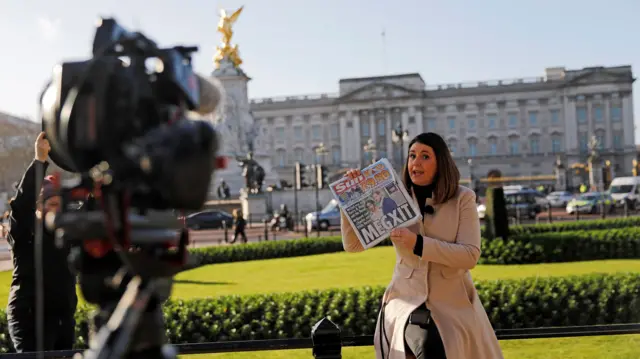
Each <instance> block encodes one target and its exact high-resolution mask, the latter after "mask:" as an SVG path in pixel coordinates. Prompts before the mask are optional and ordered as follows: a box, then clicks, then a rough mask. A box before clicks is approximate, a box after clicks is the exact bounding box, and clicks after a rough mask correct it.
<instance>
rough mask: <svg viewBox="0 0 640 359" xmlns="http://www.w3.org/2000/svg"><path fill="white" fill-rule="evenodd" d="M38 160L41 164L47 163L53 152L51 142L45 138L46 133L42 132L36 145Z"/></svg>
mask: <svg viewBox="0 0 640 359" xmlns="http://www.w3.org/2000/svg"><path fill="white" fill-rule="evenodd" d="M35 150H36V160H38V161H40V162H46V161H47V159H48V158H49V151H51V145H49V140H47V139H46V138H45V134H44V132H40V134H39V135H38V138H37V139H36V143H35Z"/></svg>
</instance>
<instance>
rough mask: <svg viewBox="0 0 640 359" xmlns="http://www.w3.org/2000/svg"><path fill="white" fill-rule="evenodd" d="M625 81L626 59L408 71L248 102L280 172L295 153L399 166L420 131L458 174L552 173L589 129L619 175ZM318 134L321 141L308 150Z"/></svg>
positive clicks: (328, 161) (631, 145)
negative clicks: (468, 74) (491, 77)
mask: <svg viewBox="0 0 640 359" xmlns="http://www.w3.org/2000/svg"><path fill="white" fill-rule="evenodd" d="M633 82H634V78H633V74H632V69H631V66H617V67H589V68H584V69H580V70H567V69H565V68H561V67H559V68H558V67H556V68H548V69H546V71H545V76H543V77H537V78H523V79H515V80H497V81H483V82H476V83H458V84H443V85H427V84H426V83H425V81H424V80H423V79H422V77H421V76H420V74H417V73H412V74H401V75H391V76H380V77H367V78H349V79H341V80H340V81H339V83H338V90H339V91H338V93H335V94H321V95H314V96H290V97H283V98H263V99H252V100H250V106H251V111H252V112H253V115H254V117H255V118H256V120H257V121H258V123H259V124H260V131H263V135H265V137H266V142H267V144H266V146H267V147H268V148H267V149H266V150H268V151H269V153H272V154H273V157H272V164H273V167H274V169H275V170H276V171H278V174H279V176H280V178H282V179H284V180H287V181H293V166H294V164H295V162H296V161H300V162H303V163H305V164H313V163H315V162H316V161H318V162H322V163H324V164H325V165H327V166H328V167H329V168H330V169H333V170H338V169H342V168H347V167H359V166H362V165H363V164H364V163H367V162H369V161H370V160H371V158H372V156H376V157H377V158H380V157H386V158H388V159H389V160H391V161H392V162H393V163H394V165H397V166H398V168H400V163H401V161H403V160H404V154H405V153H406V151H407V142H408V140H410V138H412V137H413V136H415V135H417V134H418V133H421V132H425V131H432V132H437V133H439V134H441V135H442V136H443V137H444V138H445V139H446V140H447V142H448V144H449V146H450V148H451V151H452V152H453V155H454V158H455V159H456V162H457V163H458V166H459V168H460V170H461V174H462V176H463V177H466V178H468V177H469V176H470V175H471V174H473V175H474V176H476V177H478V178H481V177H485V176H486V174H487V173H488V172H489V171H490V170H494V169H497V170H500V171H501V172H502V174H503V176H540V175H552V174H553V173H554V167H555V164H556V160H557V158H560V159H561V161H562V162H563V164H564V165H565V166H568V167H571V166H572V165H575V166H574V168H580V165H581V164H584V163H585V162H586V159H587V156H588V153H589V143H590V141H591V139H592V138H595V139H597V140H598V148H599V153H600V155H601V156H602V158H603V160H606V161H608V162H607V163H608V164H609V166H610V167H611V171H612V173H613V175H614V176H621V175H630V174H631V172H632V160H633V158H635V156H636V147H635V138H634V132H635V129H634V121H633V98H632V85H633ZM403 139H404V141H403ZM321 144H322V145H323V147H324V148H325V149H326V151H324V155H321V156H318V155H316V152H315V149H316V148H317V147H318V146H319V145H321ZM263 145H264V144H263ZM576 171H577V170H576ZM570 172H573V171H570ZM576 174H577V172H576ZM570 177H571V176H570ZM573 177H574V178H573V179H572V180H571V181H572V182H574V183H576V184H577V183H579V182H580V181H582V180H583V179H580V178H578V177H579V176H573Z"/></svg>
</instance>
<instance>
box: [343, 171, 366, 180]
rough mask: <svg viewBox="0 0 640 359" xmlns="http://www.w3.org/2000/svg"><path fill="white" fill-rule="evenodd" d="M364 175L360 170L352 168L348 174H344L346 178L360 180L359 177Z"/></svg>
mask: <svg viewBox="0 0 640 359" xmlns="http://www.w3.org/2000/svg"><path fill="white" fill-rule="evenodd" d="M361 174H362V172H360V170H359V169H357V168H350V169H349V170H347V173H345V174H344V176H345V177H347V178H349V179H356V178H358V176H360V175H361Z"/></svg>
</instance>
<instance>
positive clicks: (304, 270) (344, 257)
mask: <svg viewBox="0 0 640 359" xmlns="http://www.w3.org/2000/svg"><path fill="white" fill-rule="evenodd" d="M394 263H395V253H394V250H393V247H379V248H373V249H370V250H367V251H365V252H361V253H345V252H341V253H330V254H321V255H315V256H304V257H294V258H281V259H269V260H259V261H250V262H236V263H223V264H216V265H209V266H204V267H200V268H196V269H192V270H190V271H186V272H183V273H180V274H179V275H178V276H176V283H175V285H174V288H173V293H172V297H174V298H183V299H189V298H202V297H213V296H219V295H227V294H254V293H272V292H294V291H300V290H306V289H328V288H346V287H360V286H365V285H386V284H387V283H388V282H389V280H390V279H391V272H392V270H393V266H394ZM621 271H634V272H640V260H606V261H590V262H574V263H553V264H527V265H508V266H502V265H479V266H477V267H476V268H474V269H473V270H472V274H473V277H474V278H475V279H476V280H485V279H508V278H522V277H530V276H542V277H544V276H565V275H571V274H578V275H579V274H589V273H614V272H621ZM10 281H11V272H0V303H3V304H2V305H3V306H4V305H5V304H6V303H7V295H8V293H9V284H10Z"/></svg>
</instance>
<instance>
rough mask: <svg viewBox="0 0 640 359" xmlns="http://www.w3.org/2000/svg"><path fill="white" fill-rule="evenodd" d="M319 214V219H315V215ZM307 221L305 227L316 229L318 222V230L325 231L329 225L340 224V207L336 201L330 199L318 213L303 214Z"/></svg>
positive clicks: (310, 229)
mask: <svg viewBox="0 0 640 359" xmlns="http://www.w3.org/2000/svg"><path fill="white" fill-rule="evenodd" d="M317 214H319V216H318V217H319V220H318V219H316V215H317ZM305 220H306V222H307V229H308V230H309V231H312V230H314V229H317V225H318V223H320V230H323V231H326V230H327V229H329V228H330V227H334V226H339V225H340V207H339V206H338V201H336V200H335V199H332V200H331V201H329V204H327V205H326V206H325V207H324V208H323V209H322V210H321V211H320V212H319V213H316V212H310V213H308V214H307V215H306V216H305Z"/></svg>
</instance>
